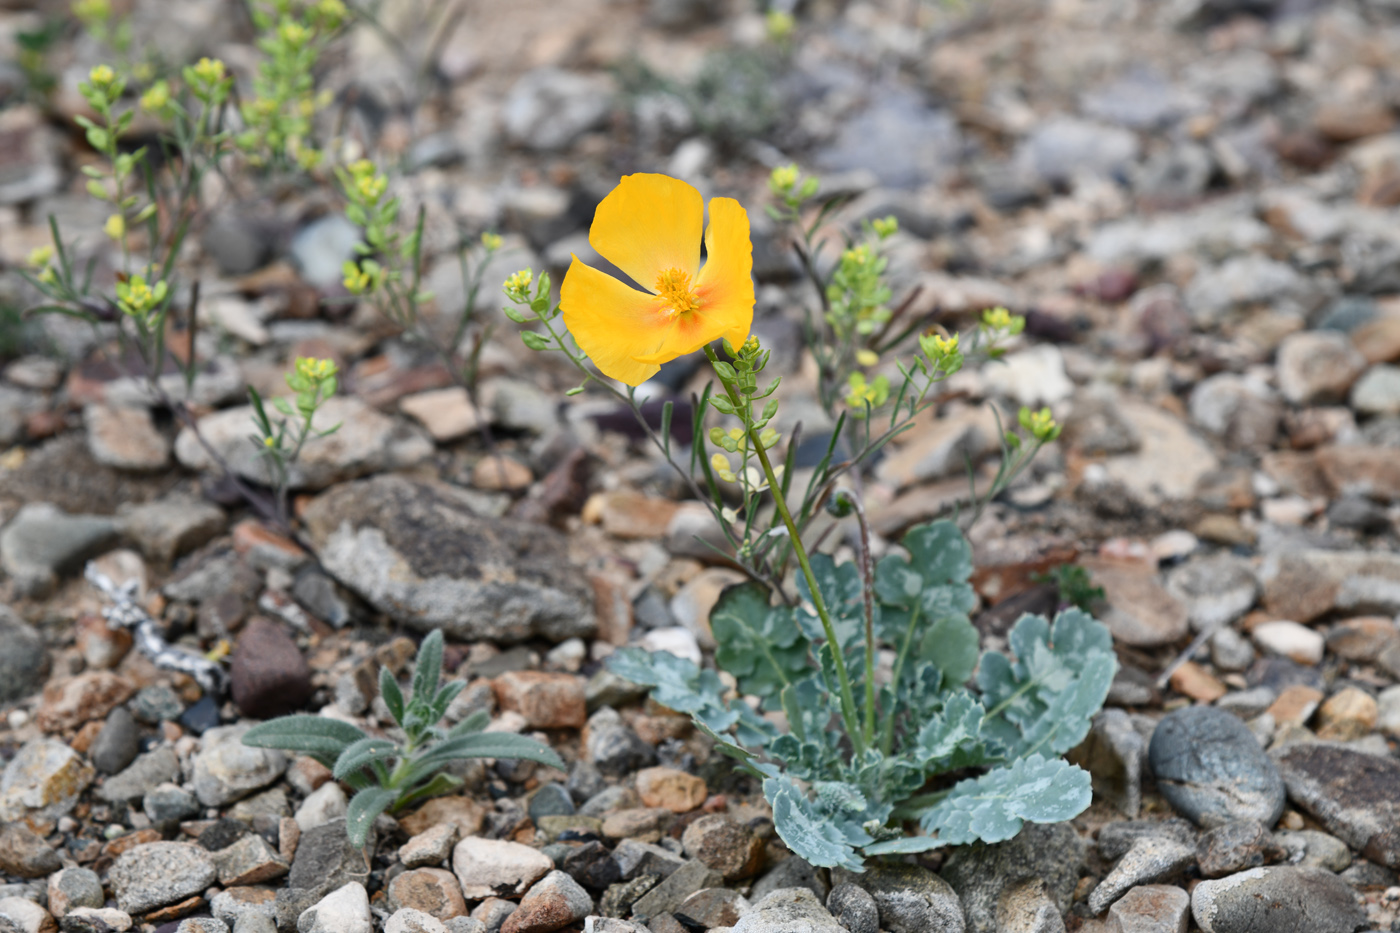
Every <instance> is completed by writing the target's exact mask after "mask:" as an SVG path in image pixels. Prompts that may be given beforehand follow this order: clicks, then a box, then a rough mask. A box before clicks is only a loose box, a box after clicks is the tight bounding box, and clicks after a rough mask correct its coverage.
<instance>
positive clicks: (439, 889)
mask: <svg viewBox="0 0 1400 933" xmlns="http://www.w3.org/2000/svg"><path fill="white" fill-rule="evenodd" d="M388 897H389V906H390V908H391V909H393V910H398V909H399V908H402V907H411V908H413V909H414V910H417V911H422V912H423V913H425V914H428V915H430V916H432V917H435V918H436V919H438V920H444V921H445V920H450V919H452V918H453V917H458V916H461V915H462V914H465V913H466V912H467V902H466V900H465V899H464V898H463V897H462V887H461V885H460V884H459V883H458V882H457V877H456V876H455V875H453V874H452V872H450V871H447V870H446V869H443V868H415V869H411V870H409V871H406V872H404V873H403V874H401V875H399V876H398V877H396V878H395V879H394V880H393V881H391V882H389V895H388Z"/></svg>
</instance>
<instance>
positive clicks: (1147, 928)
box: [1106, 884, 1191, 933]
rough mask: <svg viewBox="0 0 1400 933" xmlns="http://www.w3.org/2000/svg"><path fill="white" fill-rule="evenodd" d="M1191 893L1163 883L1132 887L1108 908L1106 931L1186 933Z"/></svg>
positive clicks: (1122, 932)
mask: <svg viewBox="0 0 1400 933" xmlns="http://www.w3.org/2000/svg"><path fill="white" fill-rule="evenodd" d="M1190 912H1191V895H1189V894H1187V893H1186V892H1185V891H1183V890H1182V889H1181V888H1178V887H1174V886H1172V885H1166V884H1145V885H1140V886H1138V887H1136V888H1133V889H1132V890H1131V891H1129V892H1128V893H1127V894H1125V895H1123V896H1122V897H1121V898H1119V899H1118V901H1117V902H1115V903H1114V905H1113V906H1112V907H1110V908H1109V909H1108V922H1107V924H1106V927H1107V930H1106V933H1186V924H1187V919H1188V917H1189V916H1190Z"/></svg>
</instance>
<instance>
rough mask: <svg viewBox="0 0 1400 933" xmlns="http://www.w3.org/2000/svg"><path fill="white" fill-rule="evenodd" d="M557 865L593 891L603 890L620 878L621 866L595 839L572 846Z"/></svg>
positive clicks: (606, 848)
mask: <svg viewBox="0 0 1400 933" xmlns="http://www.w3.org/2000/svg"><path fill="white" fill-rule="evenodd" d="M559 867H560V868H561V869H563V870H564V871H566V872H568V873H569V877H571V878H573V879H574V880H575V881H577V882H578V883H579V884H581V885H583V886H584V887H585V888H588V889H589V890H593V891H602V890H605V889H606V888H607V887H608V885H611V884H616V883H617V882H619V881H621V880H622V868H621V866H620V865H618V862H617V859H615V858H613V855H612V853H611V852H610V851H608V847H607V846H605V845H603V844H602V843H601V842H598V841H596V840H592V841H589V842H585V843H584V844H583V845H581V846H574V847H573V849H572V851H570V852H569V854H568V855H566V856H564V859H563V861H562V862H560V863H559Z"/></svg>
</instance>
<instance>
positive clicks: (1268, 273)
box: [1185, 253, 1359, 401]
mask: <svg viewBox="0 0 1400 933" xmlns="http://www.w3.org/2000/svg"><path fill="white" fill-rule="evenodd" d="M1185 297H1186V305H1187V307H1188V308H1190V309H1191V316H1192V317H1193V318H1195V319H1196V321H1197V322H1198V323H1201V324H1209V323H1212V322H1215V321H1219V320H1220V319H1221V318H1223V317H1225V315H1226V314H1228V313H1229V312H1230V311H1232V310H1233V309H1235V308H1237V307H1243V306H1249V305H1255V304H1263V303H1267V302H1287V301H1292V302H1293V303H1295V304H1296V305H1298V306H1299V307H1304V308H1305V307H1306V305H1307V304H1308V303H1309V302H1310V301H1311V300H1313V297H1314V296H1313V292H1312V288H1311V286H1310V285H1309V283H1308V281H1307V280H1306V279H1305V278H1303V277H1302V276H1301V275H1299V274H1298V273H1297V272H1296V271H1294V269H1293V267H1292V266H1290V265H1288V264H1286V263H1282V262H1278V261H1276V260H1273V259H1270V258H1268V257H1267V256H1261V255H1258V254H1254V253H1250V254H1246V255H1243V256H1235V257H1233V258H1231V259H1227V260H1226V261H1225V262H1224V263H1222V264H1221V265H1220V266H1217V267H1215V268H1209V267H1207V268H1204V269H1202V270H1201V271H1200V272H1198V273H1196V277H1195V278H1194V279H1192V280H1191V284H1190V285H1189V286H1187V288H1186V296H1185ZM1297 336H1298V335H1296V334H1295V335H1293V336H1291V337H1288V338H1285V343H1286V342H1287V341H1288V340H1292V339H1294V338H1296V337H1297ZM1335 336H1338V337H1341V338H1342V339H1343V340H1345V339H1346V338H1345V337H1342V335H1340V334H1336V335H1335ZM1280 352H1281V351H1280ZM1352 352H1355V351H1354V350H1353V351H1352ZM1281 362H1282V356H1280V363H1281ZM1358 372H1359V370H1358ZM1279 376H1280V380H1279V382H1280V388H1281V389H1282V390H1283V395H1284V397H1285V398H1287V399H1288V400H1289V401H1297V400H1296V399H1295V397H1294V395H1293V394H1291V389H1292V385H1288V386H1285V385H1284V383H1283V374H1282V372H1280V374H1279ZM1352 378H1355V376H1353V377H1352ZM1350 385H1351V382H1350V381H1348V382H1347V386H1350ZM1345 391H1346V390H1345V388H1343V389H1342V392H1343V394H1345Z"/></svg>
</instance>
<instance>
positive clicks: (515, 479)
mask: <svg viewBox="0 0 1400 933" xmlns="http://www.w3.org/2000/svg"><path fill="white" fill-rule="evenodd" d="M534 481H535V474H533V473H531V472H530V468H529V467H527V466H526V465H525V464H523V463H521V462H520V461H519V460H515V459H513V458H511V457H484V458H482V459H481V460H480V461H478V462H477V464H476V466H475V467H473V468H472V485H473V486H475V487H476V488H477V489H487V490H492V491H505V492H515V491H517V490H520V489H529V488H530V484H531V483H533V482H534Z"/></svg>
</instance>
